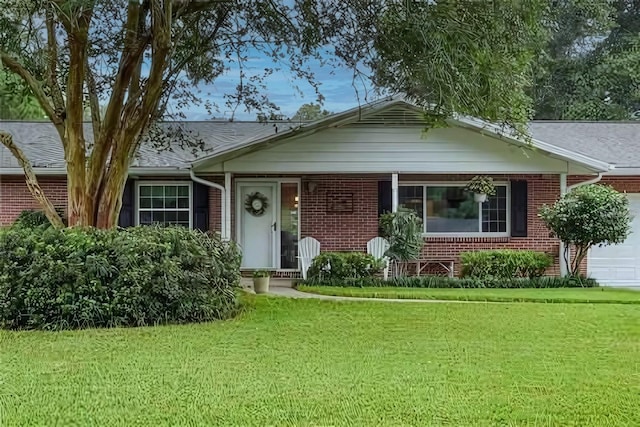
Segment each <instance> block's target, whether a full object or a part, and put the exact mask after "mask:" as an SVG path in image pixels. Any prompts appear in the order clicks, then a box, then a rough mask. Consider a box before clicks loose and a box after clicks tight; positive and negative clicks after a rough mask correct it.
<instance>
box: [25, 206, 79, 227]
mask: <svg viewBox="0 0 640 427" xmlns="http://www.w3.org/2000/svg"><path fill="white" fill-rule="evenodd" d="M56 212H58V215H60V218H62V222H63V223H65V224H66V223H67V221H66V218H65V216H64V210H62V208H56ZM13 225H14V226H16V227H25V228H36V227H41V226H47V227H48V226H50V225H51V223H50V222H49V219H48V218H47V216H46V215H45V214H44V212H43V211H36V210H32V209H26V210H23V211H22V212H20V214H19V215H18V217H17V218H16V220H15V221H14V222H13Z"/></svg>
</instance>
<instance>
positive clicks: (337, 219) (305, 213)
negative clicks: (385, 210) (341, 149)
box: [300, 175, 388, 251]
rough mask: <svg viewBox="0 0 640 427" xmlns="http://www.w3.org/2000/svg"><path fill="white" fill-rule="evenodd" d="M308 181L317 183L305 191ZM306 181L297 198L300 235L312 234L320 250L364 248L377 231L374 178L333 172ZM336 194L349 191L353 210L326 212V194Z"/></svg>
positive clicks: (376, 193) (376, 183) (376, 184)
mask: <svg viewBox="0 0 640 427" xmlns="http://www.w3.org/2000/svg"><path fill="white" fill-rule="evenodd" d="M385 178H388V176H387V177H385ZM309 181H311V182H314V183H315V184H316V185H317V187H316V189H315V191H313V192H312V193H310V192H308V191H305V189H306V188H307V182H309ZM309 181H303V185H302V189H303V191H302V195H301V198H300V200H301V203H300V210H301V211H300V219H301V234H302V237H307V236H311V237H315V238H316V239H318V240H319V241H320V244H321V249H322V250H323V251H365V250H366V249H367V242H368V241H369V240H371V239H372V238H373V237H376V236H377V235H378V179H377V178H373V177H353V176H349V175H343V176H336V175H334V176H329V177H319V178H313V179H311V180H309ZM339 194H342V195H347V197H349V196H348V195H350V194H351V195H352V202H353V212H351V213H346V212H345V213H330V212H327V196H328V195H329V196H332V195H339Z"/></svg>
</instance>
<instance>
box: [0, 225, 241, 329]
mask: <svg viewBox="0 0 640 427" xmlns="http://www.w3.org/2000/svg"><path fill="white" fill-rule="evenodd" d="M239 267H240V254H239V251H238V249H237V246H236V245H235V244H233V243H229V242H223V241H221V239H220V238H219V237H218V236H217V235H213V236H212V235H207V234H204V233H202V232H200V231H191V230H188V229H185V228H182V227H166V228H165V227H136V228H127V229H117V230H98V229H80V228H67V229H61V230H58V229H55V228H53V227H37V228H29V227H21V226H13V227H10V228H8V229H4V230H1V231H0V327H2V328H6V329H52V330H58V329H74V328H85V327H110V326H145V325H154V324H159V323H185V322H197V321H207V320H214V319H224V318H228V317H230V316H233V315H234V314H235V313H236V312H237V310H238V308H239V306H238V301H237V299H236V293H235V290H236V286H237V285H238V284H239V280H240V274H239Z"/></svg>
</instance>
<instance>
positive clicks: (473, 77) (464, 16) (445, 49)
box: [374, 0, 548, 132]
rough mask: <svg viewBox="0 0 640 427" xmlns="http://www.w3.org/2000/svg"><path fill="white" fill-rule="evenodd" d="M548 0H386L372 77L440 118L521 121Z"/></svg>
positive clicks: (527, 109) (527, 111) (527, 112)
mask: <svg viewBox="0 0 640 427" xmlns="http://www.w3.org/2000/svg"><path fill="white" fill-rule="evenodd" d="M547 6H548V1H547V0H533V1H527V2H512V1H509V2H506V1H500V2H491V3H490V4H487V2H481V1H477V2H453V1H451V2H444V1H438V2H426V1H425V2H392V4H390V5H389V7H388V8H387V9H386V10H385V11H384V13H383V14H382V15H381V17H380V19H379V24H378V26H377V28H376V35H377V37H376V38H375V42H374V48H375V50H376V51H377V53H378V57H377V58H376V60H375V61H374V64H375V67H374V70H375V71H376V76H375V77H376V78H375V81H376V83H377V84H378V85H379V86H383V87H388V88H391V89H392V90H393V91H396V92H400V93H405V94H407V96H408V97H409V98H411V99H413V100H414V101H416V102H417V103H418V104H420V105H423V106H424V107H425V109H426V110H427V121H428V122H430V123H431V124H435V125H438V124H440V125H445V122H444V120H443V119H445V118H447V117H449V116H451V115H452V114H455V113H459V114H467V115H470V116H473V117H479V118H483V119H486V120H489V121H493V122H502V123H508V124H510V125H513V126H514V127H516V128H517V129H520V130H522V131H523V132H526V129H525V128H524V125H525V124H526V123H527V121H528V120H529V118H530V116H531V114H532V109H531V107H532V100H531V98H530V97H529V96H528V95H527V93H526V89H528V87H529V86H530V85H531V81H532V77H531V64H532V62H533V60H534V59H535V57H536V56H537V54H538V53H539V51H540V50H541V48H542V47H543V45H544V42H545V41H546V37H547V31H546V28H545V26H544V22H545V12H546V10H547Z"/></svg>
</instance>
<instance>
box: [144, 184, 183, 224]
mask: <svg viewBox="0 0 640 427" xmlns="http://www.w3.org/2000/svg"><path fill="white" fill-rule="evenodd" d="M168 185H173V186H182V187H187V188H188V189H189V209H188V211H189V229H190V230H191V229H193V182H192V181H136V196H135V197H136V203H135V210H136V219H135V224H136V225H140V212H154V211H155V212H186V211H187V209H185V208H141V207H140V187H142V186H144V187H164V186H168Z"/></svg>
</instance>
